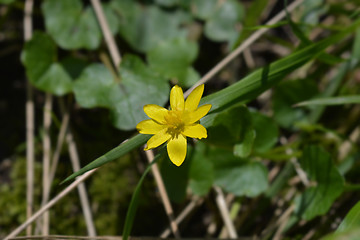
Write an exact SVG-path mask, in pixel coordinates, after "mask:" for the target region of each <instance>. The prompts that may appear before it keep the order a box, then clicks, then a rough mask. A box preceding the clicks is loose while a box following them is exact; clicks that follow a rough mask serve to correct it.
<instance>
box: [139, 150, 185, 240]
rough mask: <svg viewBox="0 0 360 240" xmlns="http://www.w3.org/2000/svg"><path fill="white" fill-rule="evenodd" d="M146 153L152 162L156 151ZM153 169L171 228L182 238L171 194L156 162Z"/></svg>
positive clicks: (176, 236)
mask: <svg viewBox="0 0 360 240" xmlns="http://www.w3.org/2000/svg"><path fill="white" fill-rule="evenodd" d="M145 153H146V157H147V159H148V161H149V163H151V162H152V161H153V160H154V152H153V151H152V150H149V151H145ZM151 171H152V173H153V175H154V177H155V181H156V184H157V186H158V188H159V193H160V197H161V200H162V202H163V205H164V208H165V212H166V215H167V216H168V218H169V221H170V228H171V230H172V232H173V233H174V236H175V238H180V232H179V227H178V225H177V223H176V221H175V218H174V211H173V209H172V207H171V203H170V200H169V196H168V194H167V192H166V188H165V184H164V181H163V180H162V177H161V174H160V171H159V168H158V166H157V165H156V164H154V165H153V166H152V167H151Z"/></svg>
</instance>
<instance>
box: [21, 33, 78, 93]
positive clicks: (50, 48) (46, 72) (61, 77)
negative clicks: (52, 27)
mask: <svg viewBox="0 0 360 240" xmlns="http://www.w3.org/2000/svg"><path fill="white" fill-rule="evenodd" d="M56 58H57V52H56V45H55V43H54V42H53V40H52V39H51V38H50V37H49V36H48V35H47V34H45V33H41V32H35V33H34V34H33V37H32V39H31V40H30V41H28V42H26V44H25V48H24V50H23V52H22V55H21V60H22V62H23V64H24V65H25V68H26V74H27V76H28V78H29V80H30V82H31V83H32V84H33V85H34V86H35V87H37V88H39V89H41V90H43V91H46V92H50V93H53V94H55V95H58V96H61V95H64V94H66V93H68V92H70V91H71V90H72V80H71V77H70V76H69V74H68V73H67V72H66V71H65V69H64V68H63V66H62V65H61V64H59V63H57V62H55V61H56Z"/></svg>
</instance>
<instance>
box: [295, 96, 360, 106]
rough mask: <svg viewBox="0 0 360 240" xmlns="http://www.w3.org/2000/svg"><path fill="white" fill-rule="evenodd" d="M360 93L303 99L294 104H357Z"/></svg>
mask: <svg viewBox="0 0 360 240" xmlns="http://www.w3.org/2000/svg"><path fill="white" fill-rule="evenodd" d="M359 103H360V95H351V96H341V97H328V98H318V99H313V100H309V101H303V102H300V103H297V104H295V105H294V106H295V107H302V106H310V105H343V104H359Z"/></svg>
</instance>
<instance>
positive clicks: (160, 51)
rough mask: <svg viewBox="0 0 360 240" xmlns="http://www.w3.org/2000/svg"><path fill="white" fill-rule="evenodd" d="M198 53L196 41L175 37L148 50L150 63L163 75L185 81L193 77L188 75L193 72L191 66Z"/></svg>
mask: <svg viewBox="0 0 360 240" xmlns="http://www.w3.org/2000/svg"><path fill="white" fill-rule="evenodd" d="M197 53H198V47H197V45H196V43H195V42H192V41H189V40H187V39H185V38H175V39H171V40H168V41H162V42H160V43H159V44H158V45H157V46H156V47H154V48H153V49H151V50H150V51H149V52H148V55H147V58H148V62H149V65H150V66H151V67H152V68H153V69H154V70H155V71H157V72H158V73H160V74H161V75H163V76H165V77H167V78H175V79H177V80H179V81H182V82H184V81H185V80H186V79H187V78H188V77H192V76H188V74H189V73H190V74H192V73H191V72H189V71H191V70H189V67H190V66H191V63H192V62H193V61H194V60H195V58H196V57H197ZM193 71H194V70H193Z"/></svg>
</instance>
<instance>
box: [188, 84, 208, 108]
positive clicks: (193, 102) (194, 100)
mask: <svg viewBox="0 0 360 240" xmlns="http://www.w3.org/2000/svg"><path fill="white" fill-rule="evenodd" d="M203 92H204V84H201V85H200V86H198V87H196V88H195V89H194V90H193V91H192V92H191V93H190V95H189V96H188V98H187V99H186V101H185V110H187V111H195V110H196V108H197V107H198V105H199V102H200V99H201V97H202V95H203Z"/></svg>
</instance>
